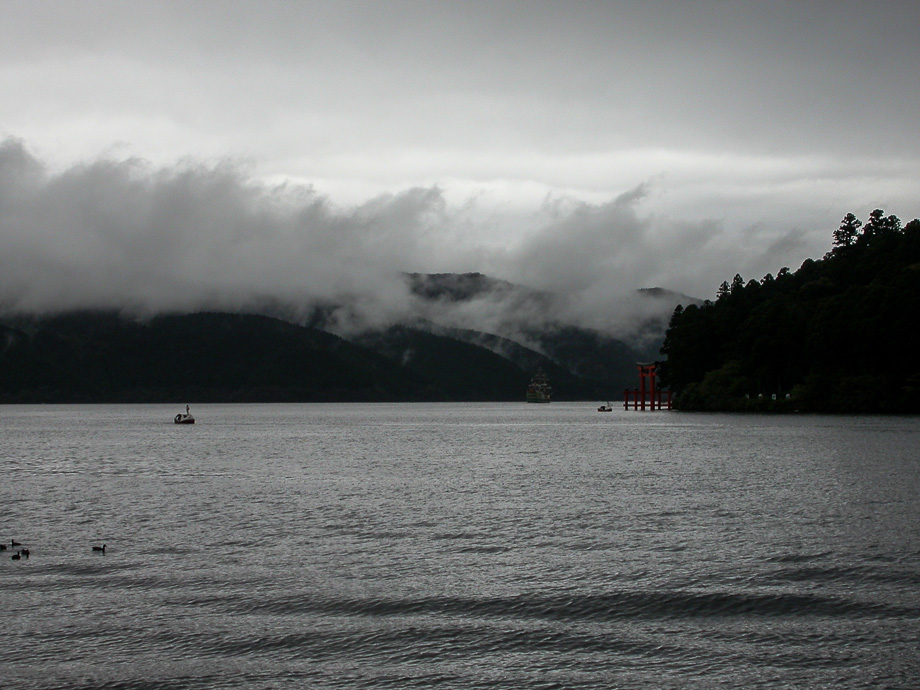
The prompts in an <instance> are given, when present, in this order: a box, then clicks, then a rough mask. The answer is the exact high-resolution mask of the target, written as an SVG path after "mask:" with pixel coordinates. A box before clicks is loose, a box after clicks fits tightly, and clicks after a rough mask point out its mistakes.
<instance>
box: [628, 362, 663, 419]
mask: <svg viewBox="0 0 920 690" xmlns="http://www.w3.org/2000/svg"><path fill="white" fill-rule="evenodd" d="M636 367H637V368H638V369H639V387H638V388H634V389H633V390H629V389H628V388H627V389H626V390H625V391H623V409H625V410H628V409H629V405H630V402H632V406H633V409H634V410H643V411H644V410H645V409H646V404H648V409H650V410H664V409H668V410H670V409H671V391H670V390H666V391H663V390H660V389H656V387H655V384H656V382H657V373H656V370H657V368H658V365H657V364H654V363H648V364H647V363H642V362H637V363H636ZM664 396H666V400H662V397H664ZM630 399H631V400H630Z"/></svg>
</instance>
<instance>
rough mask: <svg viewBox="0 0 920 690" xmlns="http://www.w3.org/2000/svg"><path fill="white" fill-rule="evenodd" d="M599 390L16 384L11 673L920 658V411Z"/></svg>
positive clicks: (885, 662)
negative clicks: (791, 409)
mask: <svg viewBox="0 0 920 690" xmlns="http://www.w3.org/2000/svg"><path fill="white" fill-rule="evenodd" d="M182 407H183V408H184V404H183V406H182ZM594 407H595V406H594V404H590V403H586V404H559V403H553V404H551V405H526V404H523V403H521V404H494V405H364V406H362V405H338V406H336V405H223V406H220V405H214V406H200V407H197V408H193V410H192V412H193V413H195V414H196V416H197V417H198V420H199V423H198V424H196V425H194V426H177V425H174V424H173V423H172V417H173V416H174V414H175V413H176V412H178V411H179V406H178V405H177V406H175V408H171V407H162V406H142V407H129V406H125V407H114V408H113V407H102V406H61V407H53V406H32V407H17V406H0V497H2V501H0V530H2V531H0V540H6V541H7V543H8V542H9V540H10V539H11V538H15V539H17V540H18V541H21V542H23V544H24V545H25V546H27V547H28V548H29V549H30V551H31V554H30V557H29V558H28V559H22V560H19V561H13V560H12V559H11V557H10V555H11V553H12V551H10V550H7V551H5V552H3V553H2V554H0V614H2V616H3V627H2V629H0V684H2V686H3V687H9V688H177V689H178V688H230V687H242V688H282V687H285V688H286V687H307V688H614V687H623V688H629V687H638V688H660V687H675V688H677V687H681V688H686V687H699V688H710V687H727V688H737V687H748V688H750V687H771V688H784V687H809V688H822V687H827V688H831V687H833V688H839V687H844V688H863V687H878V688H916V687H918V686H920V450H918V449H920V420H918V419H915V418H881V417H865V418H863V417H845V418H833V417H812V416H808V417H756V416H754V417H747V416H741V417H737V416H719V415H689V414H679V413H668V412H656V413H649V412H646V413H641V412H625V411H622V410H617V411H615V412H613V413H609V414H601V413H598V412H596V411H595V410H594ZM102 543H105V544H106V552H105V554H101V553H95V552H93V551H91V549H90V547H91V545H93V544H102Z"/></svg>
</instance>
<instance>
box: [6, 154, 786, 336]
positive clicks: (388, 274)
mask: <svg viewBox="0 0 920 690" xmlns="http://www.w3.org/2000/svg"><path fill="white" fill-rule="evenodd" d="M649 193H650V191H649V186H648V185H646V184H643V185H639V186H637V187H636V188H635V189H633V190H631V191H628V192H626V193H624V194H622V195H620V196H618V197H616V198H614V199H612V200H610V201H608V202H606V203H600V204H592V203H588V202H584V201H578V200H572V199H568V198H564V197H553V196H548V197H547V198H546V199H545V200H544V202H543V203H542V205H540V207H539V208H534V209H531V210H529V211H527V212H521V211H520V210H516V211H513V212H510V211H508V212H502V211H501V209H496V208H485V207H482V206H481V205H477V200H476V199H475V198H471V199H468V200H466V201H465V202H464V203H462V204H460V205H457V204H449V203H448V202H447V200H446V198H445V193H444V191H443V190H442V189H441V188H439V187H437V186H431V187H423V188H411V189H406V190H404V191H402V192H399V193H395V194H385V195H381V196H378V197H375V198H373V199H370V200H368V201H366V202H364V203H362V204H359V205H355V206H350V207H339V206H337V205H336V204H335V203H333V201H332V200H330V199H329V198H327V197H326V196H324V195H322V194H320V193H318V192H317V191H316V190H315V189H313V188H312V187H310V186H301V185H293V184H284V185H280V186H268V185H265V184H264V183H259V182H257V181H255V180H254V179H252V178H251V177H250V176H249V175H247V173H246V171H245V169H243V168H241V167H240V166H237V165H234V164H232V163H223V164H217V165H203V164H199V163H195V162H186V163H183V164H180V165H177V166H173V167H166V168H159V169H156V168H153V167H151V166H150V165H149V164H147V163H145V162H144V161H141V160H137V159H128V160H110V159H99V160H96V161H92V162H87V163H84V164H81V165H77V166H73V167H70V168H68V169H65V170H63V171H53V172H52V171H51V170H49V169H48V167H47V166H46V165H45V164H44V163H43V162H42V161H40V160H38V159H36V158H35V157H34V156H32V155H31V154H30V153H29V151H28V150H27V148H26V146H25V145H24V143H23V142H22V141H19V140H16V139H6V140H5V141H3V142H2V143H0V313H7V314H9V313H45V312H54V311H64V310H72V309H115V310H120V311H123V312H126V313H130V314H134V315H138V316H147V315H151V314H155V313H159V312H191V311H197V310H204V309H211V310H234V311H252V310H256V311H259V310H265V309H266V308H269V307H270V308H273V309H275V310H276V311H283V312H284V313H286V314H287V315H289V316H291V317H292V318H295V319H298V318H299V319H304V320H305V319H307V318H308V317H309V315H310V314H312V313H314V310H315V309H317V308H321V309H325V310H326V313H327V315H328V318H329V321H328V323H329V325H330V327H331V328H333V329H334V330H338V331H340V332H343V333H344V332H349V331H356V330H361V329H363V328H368V327H380V326H384V325H387V324H391V323H397V322H412V321H414V320H417V319H427V320H430V321H434V322H436V323H440V324H442V325H446V326H453V327H462V328H471V329H477V330H484V331H488V332H493V333H498V334H501V335H513V332H514V331H515V329H518V330H520V329H521V328H522V327H524V326H526V325H527V324H530V325H533V326H540V325H541V324H546V323H561V324H571V325H578V326H585V327H590V328H594V329H597V330H601V331H604V332H607V333H609V334H611V335H615V336H619V337H628V335H629V333H630V329H631V328H632V327H633V326H634V325H635V324H636V323H637V322H639V321H641V320H642V319H644V318H646V317H650V316H660V315H661V314H662V313H668V312H670V310H671V309H672V308H673V303H671V302H668V301H667V300H666V301H665V302H662V301H661V300H654V299H648V298H647V297H643V296H641V295H639V294H638V293H637V290H638V289H639V288H645V287H652V286H663V287H672V288H675V289H678V290H683V291H687V292H691V291H692V290H693V288H694V287H698V286H706V287H705V293H703V294H700V293H697V296H702V297H707V296H711V294H712V293H713V292H714V290H715V288H716V287H717V285H718V283H719V282H721V281H722V280H724V279H726V278H730V276H731V273H733V272H734V270H733V268H732V265H733V264H732V262H733V261H734V262H736V263H735V265H748V264H750V255H751V253H752V252H760V259H759V260H762V259H763V258H764V256H765V255H766V253H768V252H773V251H778V249H782V251H784V252H787V253H788V252H789V251H790V247H792V248H793V249H794V248H795V247H796V246H799V245H800V241H799V240H800V238H799V237H798V236H797V235H796V233H795V232H794V231H793V232H789V233H786V234H784V235H782V236H780V237H773V236H770V235H769V234H768V233H763V232H759V231H758V230H757V228H756V227H752V228H751V229H749V230H748V231H747V234H746V235H745V234H744V233H742V234H741V236H733V235H732V234H730V233H728V232H727V230H726V229H725V227H724V226H723V224H722V223H721V222H717V221H693V222H690V221H688V222H675V221H671V220H668V219H664V218H660V217H656V216H655V215H653V214H645V215H643V214H641V213H640V208H641V206H642V203H643V201H644V200H645V199H646V198H647V196H648V195H649ZM725 266H727V267H728V268H727V269H725V270H726V271H729V272H731V273H729V274H728V275H726V274H725V273H724V272H723V271H722V270H720V269H719V268H716V269H715V270H714V267H725ZM779 267H780V266H779V265H777V266H774V267H773V268H772V269H771V270H776V269H778V268H779ZM412 272H418V273H439V272H441V273H448V272H450V273H463V272H482V273H484V274H487V275H489V276H491V277H494V278H497V279H502V280H506V281H510V282H512V283H515V284H519V285H524V286H528V287H529V288H531V289H533V290H534V291H542V292H543V293H545V294H544V295H543V297H541V298H540V299H531V298H530V297H527V296H526V295H523V294H522V293H514V295H512V294H511V293H509V292H508V290H507V287H506V288H503V289H502V290H498V289H496V290H491V291H487V292H484V293H481V294H477V295H475V296H473V297H471V298H470V299H467V300H463V301H459V302H458V301H451V300H431V299H421V298H419V297H418V296H417V295H414V294H413V293H412V292H411V290H410V289H409V284H408V282H407V279H406V274H407V273H412ZM746 277H748V276H746ZM749 277H760V276H749ZM688 286H690V287H689V289H688ZM531 297H532V295H531Z"/></svg>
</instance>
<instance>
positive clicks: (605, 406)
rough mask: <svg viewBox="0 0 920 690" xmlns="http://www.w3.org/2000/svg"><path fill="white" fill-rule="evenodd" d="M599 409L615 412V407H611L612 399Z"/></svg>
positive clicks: (599, 410) (598, 409)
mask: <svg viewBox="0 0 920 690" xmlns="http://www.w3.org/2000/svg"><path fill="white" fill-rule="evenodd" d="M597 411H598V412H613V408H612V407H610V401H609V400H608V401H607V404H606V405H601V406H600V407H598V408H597Z"/></svg>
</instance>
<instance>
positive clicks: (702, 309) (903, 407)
mask: <svg viewBox="0 0 920 690" xmlns="http://www.w3.org/2000/svg"><path fill="white" fill-rule="evenodd" d="M918 316H920V220H917V219H915V220H912V221H910V222H909V223H907V224H906V225H903V226H902V224H901V221H900V219H899V218H898V217H897V216H894V215H887V216H886V215H885V212H884V211H882V210H881V209H876V210H875V211H873V212H872V213H871V214H870V215H869V217H868V219H867V221H866V222H865V224H863V223H862V221H860V220H859V219H858V218H857V217H856V216H855V215H853V214H852V213H848V214H847V215H846V216H845V217H844V218H843V220H842V221H841V223H840V226H839V227H838V228H837V229H836V230H835V231H834V232H833V248H832V249H831V250H830V251H829V252H828V253H827V254H825V256H824V257H823V258H821V259H818V260H812V259H808V260H806V261H805V262H804V263H803V264H802V266H801V267H800V268H799V269H798V270H797V271H791V270H789V269H788V268H783V269H781V270H780V271H779V272H778V273H777V275H776V276H773V275H771V274H767V275H766V276H764V277H763V278H762V279H761V280H759V281H758V280H749V281H747V282H745V281H744V280H743V279H742V277H741V276H740V275H735V277H734V279H733V280H732V281H731V282H728V281H725V282H723V283H722V284H721V286H720V287H719V289H718V292H717V294H716V298H715V300H706V301H705V302H704V303H703V304H702V305H689V306H686V307H683V306H678V307H677V308H676V309H675V311H674V313H673V315H672V317H671V320H670V322H669V327H668V331H667V334H666V336H665V340H664V344H663V346H662V349H661V353H662V354H663V355H665V356H666V360H665V361H663V362H662V364H661V367H660V370H659V371H660V374H661V383H662V384H664V385H667V386H670V387H671V389H672V390H673V391H674V393H675V405H676V407H677V408H678V409H683V410H723V411H742V410H750V411H758V410H762V411H767V410H772V411H793V410H795V411H803V412H804V411H808V412H835V413H836V412H853V413H855V412H860V413H867V412H868V413H917V412H920V360H918V358H917V353H918V352H920V329H918V328H917V323H916V322H917V318H918Z"/></svg>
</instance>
